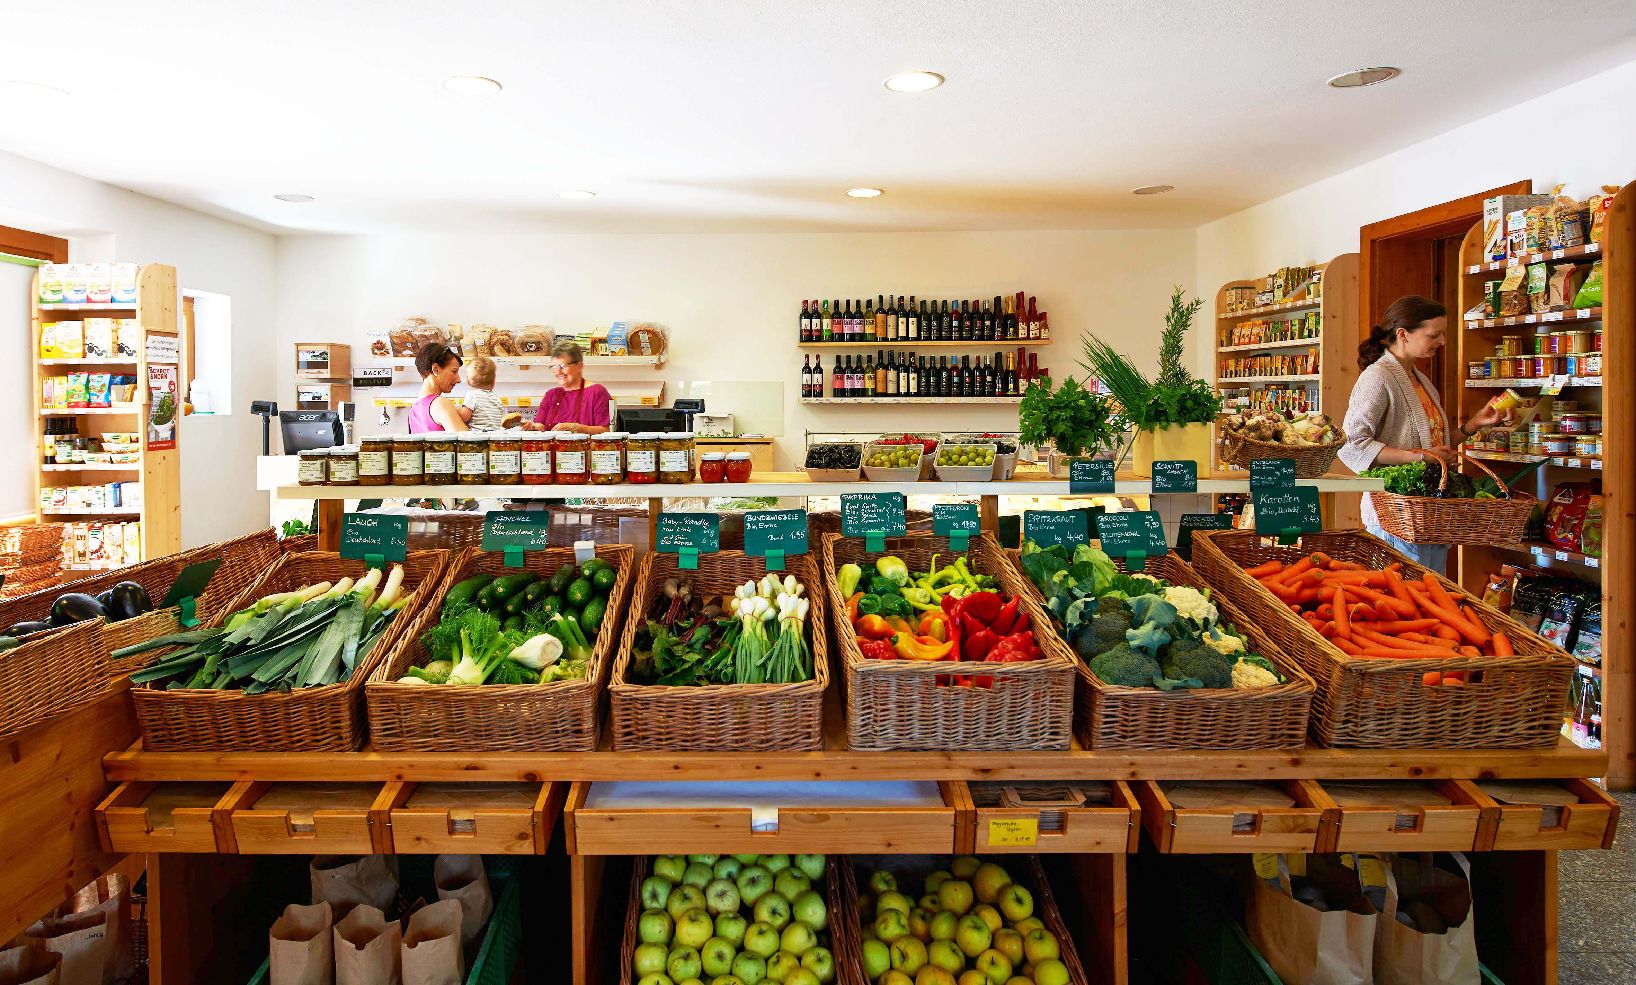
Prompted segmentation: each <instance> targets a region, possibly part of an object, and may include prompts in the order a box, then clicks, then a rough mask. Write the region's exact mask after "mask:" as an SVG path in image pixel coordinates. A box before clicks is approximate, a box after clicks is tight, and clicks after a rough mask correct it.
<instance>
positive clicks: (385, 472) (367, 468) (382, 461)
mask: <svg viewBox="0 0 1636 985" xmlns="http://www.w3.org/2000/svg"><path fill="white" fill-rule="evenodd" d="M391 483H392V437H391V436H390V435H377V436H376V437H373V438H365V439H364V440H363V444H362V445H360V446H359V447H358V485H360V486H386V485H390V484H391Z"/></svg>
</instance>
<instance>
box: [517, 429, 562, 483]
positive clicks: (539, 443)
mask: <svg viewBox="0 0 1636 985" xmlns="http://www.w3.org/2000/svg"><path fill="white" fill-rule="evenodd" d="M556 437H557V436H556V435H555V434H553V433H552V432H550V431H528V432H525V433H524V434H523V485H525V486H549V485H550V484H551V482H552V479H551V445H552V443H553V442H554V441H555V440H556Z"/></svg>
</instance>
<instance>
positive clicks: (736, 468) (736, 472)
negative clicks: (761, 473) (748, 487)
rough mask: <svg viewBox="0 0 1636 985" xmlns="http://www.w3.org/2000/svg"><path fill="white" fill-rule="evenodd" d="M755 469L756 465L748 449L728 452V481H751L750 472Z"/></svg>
mask: <svg viewBox="0 0 1636 985" xmlns="http://www.w3.org/2000/svg"><path fill="white" fill-rule="evenodd" d="M753 469H754V465H753V464H752V463H751V461H750V453H749V452H747V451H735V452H729V453H728V455H727V481H728V482H749V481H750V472H751V471H752V470H753Z"/></svg>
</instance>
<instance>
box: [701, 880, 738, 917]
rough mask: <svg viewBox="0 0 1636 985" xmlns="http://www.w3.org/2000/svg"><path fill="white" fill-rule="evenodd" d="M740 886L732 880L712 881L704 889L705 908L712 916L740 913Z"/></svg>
mask: <svg viewBox="0 0 1636 985" xmlns="http://www.w3.org/2000/svg"><path fill="white" fill-rule="evenodd" d="M738 902H739V895H738V886H736V885H734V884H733V880H731V879H712V880H710V882H709V884H707V885H706V886H705V887H704V907H705V909H707V910H709V911H710V912H711V913H712V914H716V913H737V912H738Z"/></svg>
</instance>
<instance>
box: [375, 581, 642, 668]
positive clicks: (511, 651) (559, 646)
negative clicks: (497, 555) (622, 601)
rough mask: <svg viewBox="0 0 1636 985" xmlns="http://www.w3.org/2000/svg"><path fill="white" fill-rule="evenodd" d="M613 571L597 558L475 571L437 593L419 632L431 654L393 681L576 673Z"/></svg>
mask: <svg viewBox="0 0 1636 985" xmlns="http://www.w3.org/2000/svg"><path fill="white" fill-rule="evenodd" d="M618 575H619V573H618V572H617V571H615V570H614V567H613V565H611V564H609V563H608V562H607V561H604V560H603V559H602V558H598V557H593V558H589V559H587V560H586V561H585V562H584V563H582V564H578V565H575V564H573V563H569V564H564V565H563V566H562V567H560V568H558V569H557V570H556V571H555V572H554V573H553V574H552V575H551V576H550V577H548V578H542V577H540V576H539V575H538V574H535V573H534V572H531V571H524V572H518V573H516V574H507V575H499V576H495V575H488V574H477V575H472V576H471V577H470V578H465V579H462V580H461V581H458V582H456V583H455V584H454V586H453V587H452V588H450V589H449V591H448V593H447V594H445V595H444V597H443V609H442V611H441V612H440V614H439V619H438V621H437V624H436V625H434V626H432V628H430V629H428V630H427V631H426V633H425V634H424V635H422V636H421V640H420V641H421V644H422V645H423V646H425V647H426V651H427V653H429V654H430V656H431V659H430V660H428V661H427V662H426V663H425V664H424V665H422V666H419V667H410V668H409V669H408V670H407V671H406V672H405V673H404V675H403V676H402V677H400V678H398V681H397V682H398V683H399V684H550V683H552V682H553V681H569V680H582V679H584V677H585V674H586V670H587V668H588V667H589V666H590V662H591V650H592V646H593V642H592V641H594V640H595V639H596V637H597V633H598V632H600V631H601V629H602V623H603V621H604V620H605V619H606V618H607V608H608V593H609V592H611V591H613V586H614V582H615V581H617V580H618Z"/></svg>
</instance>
